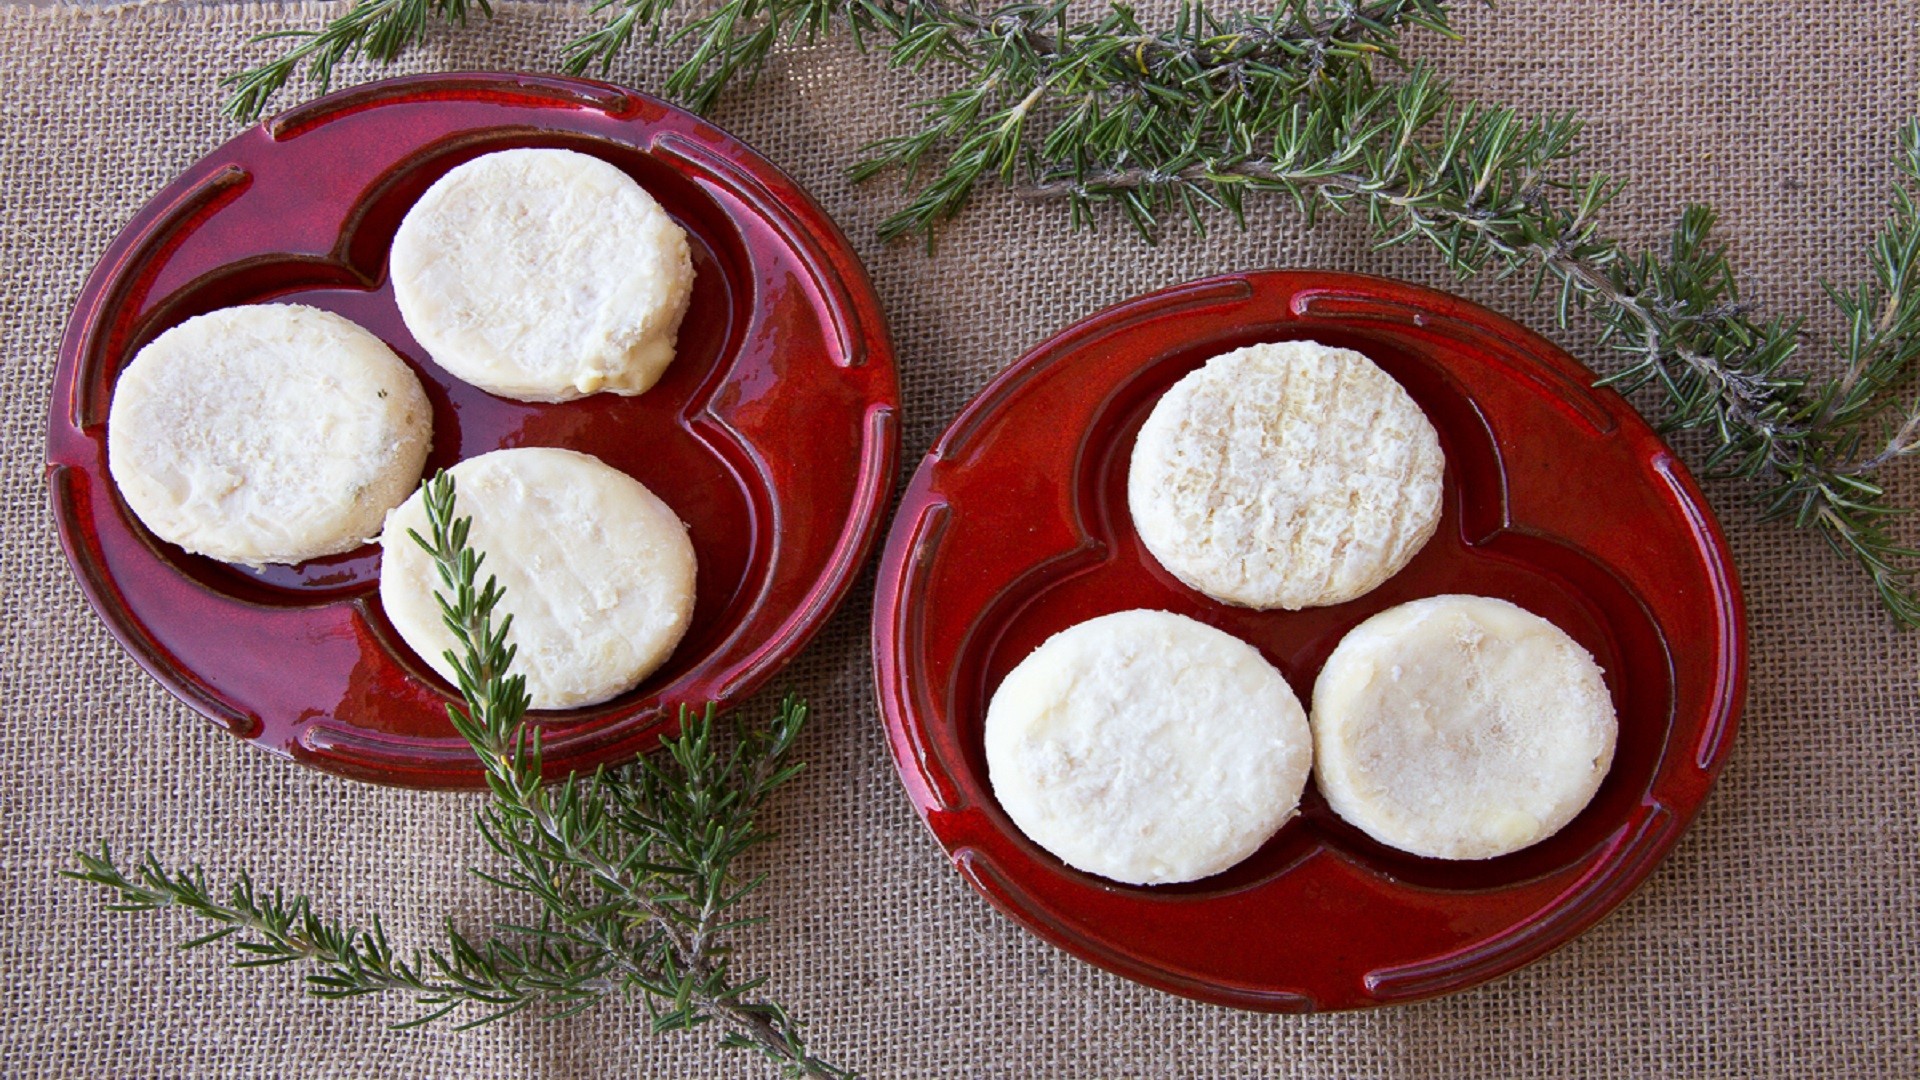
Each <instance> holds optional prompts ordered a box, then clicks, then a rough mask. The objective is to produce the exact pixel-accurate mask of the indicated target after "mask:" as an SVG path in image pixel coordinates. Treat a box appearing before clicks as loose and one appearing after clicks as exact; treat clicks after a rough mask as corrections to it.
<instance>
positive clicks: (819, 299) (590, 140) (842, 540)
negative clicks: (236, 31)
mask: <svg viewBox="0 0 1920 1080" xmlns="http://www.w3.org/2000/svg"><path fill="white" fill-rule="evenodd" d="M524 146H541V147H564V148H567V149H571V150H578V151H581V152H583V153H588V154H592V155H594V156H596V157H600V158H603V159H605V160H607V161H609V162H612V163H613V164H614V165H616V166H618V167H620V168H621V169H623V170H625V171H626V172H627V173H629V174H630V175H632V176H633V177H634V179H636V180H638V181H639V182H640V183H641V184H642V185H643V186H644V187H646V189H647V190H648V191H649V192H651V193H652V194H653V196H654V197H655V198H656V199H658V200H659V202H660V203H661V205H663V206H664V207H665V208H666V210H667V211H668V213H670V214H672V215H673V217H674V218H675V219H676V220H677V221H679V223H680V224H681V225H682V226H683V227H685V229H686V230H687V232H688V234H689V237H690V238H691V240H692V247H693V259H694V269H695V274H696V278H695V283H694V292H693V302H692V307H691V308H690V310H689V311H688V313H687V317H686V321H685V323H684V324H683V326H682V329H681V331H680V347H679V353H678V356H677V357H676V359H675V360H674V363H673V365H672V367H671V368H669V369H668V372H667V375H666V377H665V378H664V379H663V380H662V381H661V382H660V384H659V385H658V386H656V387H655V388H654V389H652V390H650V391H649V392H647V393H646V394H643V395H641V396H639V397H634V398H620V397H613V396H611V395H599V396H595V397H591V398H588V399H586V400H584V401H578V402H570V403H566V404H560V405H532V404H526V403H522V402H517V401H508V400H505V399H502V398H496V397H491V396H489V395H487V394H485V393H482V392H480V391H479V390H476V389H474V388H473V387H470V386H467V385H465V384H463V383H460V382H458V381H456V380H454V379H452V378H451V377H449V376H448V375H447V374H446V373H445V372H443V371H441V370H440V369H439V368H438V367H436V366H434V365H433V363H432V362H431V361H429V360H428V359H427V357H426V353H425V351H424V350H422V349H421V348H420V347H419V346H418V345H417V344H416V343H415V342H414V340H413V338H412V336H411V335H409V334H408V333H407V328H406V326H405V324H404V323H402V322H401V320H400V315H399V312H398V310H397V309H396V308H395V306H394V302H393V290H392V286H391V285H390V283H389V282H388V280H387V276H386V257H387V248H388V245H389V243H390V242H391V241H392V238H393V234H394V230H395V229H396V228H397V227H398V226H399V223H400V218H401V216H402V215H403V214H404V213H405V212H406V210H407V208H408V207H409V206H411V205H412V204H413V202H414V200H415V199H416V198H418V197H419V195H420V194H421V192H423V191H424V190H426V188H427V185H429V184H431V183H432V182H433V181H434V180H435V179H437V178H438V177H439V176H440V175H441V174H443V173H445V172H446V171H447V170H448V169H451V168H452V167H454V166H455V165H458V164H460V163H461V162H463V161H466V160H468V159H470V158H473V157H475V156H477V155H480V154H484V153H487V152H490V151H494V150H503V149H507V148H510V147H524ZM261 301H297V302H299V303H303V304H312V305H314V306H316V307H322V308H326V309H329V310H332V311H336V312H339V313H340V314H342V315H344V316H346V317H347V318H350V319H352V320H354V321H355V322H357V323H359V324H360V325H362V326H365V327H367V328H368V329H370V330H372V331H373V332H374V333H375V334H378V335H379V336H380V337H381V338H382V339H384V340H385V341H386V342H387V343H388V344H389V345H391V346H393V348H394V350H395V351H396V352H398V353H399V354H400V355H401V356H402V357H404V358H405V359H406V360H407V361H408V362H409V363H410V364H411V365H412V366H413V368H414V370H415V371H416V372H417V373H418V374H419V375H420V378H421V381H422V383H423V384H424V385H425V386H426V388H427V395H428V397H429V398H430V399H431V400H432V402H433V407H434V417H433V422H434V444H433V455H432V457H431V458H430V459H429V460H428V463H427V464H428V468H429V469H433V468H437V467H441V466H446V465H451V464H453V463H454V462H456V461H459V460H461V459H463V458H468V457H471V456H473V455H475V454H480V453H485V452H486V451H489V450H494V449H498V448H500V447H506V446H564V447H571V448H573V449H576V450H582V451H586V452H588V453H592V454H594V455H596V456H598V457H600V458H601V459H602V460H604V461H606V462H607V463H609V464H611V465H613V466H614V467H615V468H618V469H622V470H624V471H626V472H628V473H630V474H632V475H633V476H635V477H637V478H639V479H640V480H641V481H642V482H643V483H645V484H646V485H647V486H648V487H650V488H652V489H653V490H654V491H655V492H656V493H658V494H659V495H660V496H661V497H662V498H663V499H665V500H666V501H667V502H668V503H669V504H670V505H672V506H673V508H674V509H675V510H676V511H678V512H679V514H680V516H681V517H682V518H683V519H684V520H685V521H686V522H687V523H688V525H689V526H690V528H691V532H692V537H693V543H694V547H695V550H696V552H697V554H698V556H699V567H700V569H699V587H698V595H697V599H696V601H695V606H694V614H693V624H692V627H691V628H690V629H689V630H688V632H687V636H686V637H685V638H684V639H683V640H682V641H681V643H680V646H679V648H678V649H677V650H676V651H675V652H674V654H673V656H672V658H671V659H670V660H668V662H667V663H666V665H665V666H664V667H663V668H662V669H661V670H660V671H658V672H656V673H655V674H654V675H653V676H652V677H651V678H649V679H648V680H647V681H646V682H645V683H644V684H642V685H641V686H640V687H638V688H637V689H635V690H634V691H632V692H630V693H628V694H625V695H622V696H621V697H619V698H616V699H614V700H613V701H611V702H608V703H606V704H604V705H599V706H595V707H592V708H589V709H583V710H578V711H573V712H567V713H555V714H551V715H546V716H543V717H542V718H541V722H542V723H543V724H544V725H545V728H546V732H547V741H546V747H547V765H548V767H549V770H550V771H552V772H555V773H564V772H565V771H566V770H569V769H585V768H591V767H592V766H594V765H596V764H599V763H602V762H607V761H615V760H620V759H624V758H627V757H631V756H632V755H634V754H637V753H640V752H643V751H645V750H648V749H650V748H652V747H653V746H654V745H656V744H657V743H658V741H659V739H660V737H661V735H662V734H663V733H666V732H668V731H669V730H670V729H671V727H672V725H673V723H674V715H675V713H676V711H677V706H679V705H681V704H683V703H698V702H705V701H715V702H720V703H725V702H728V701H732V700H734V699H737V698H739V697H740V696H741V695H744V694H746V693H748V692H750V691H751V690H753V689H754V688H755V687H757V686H758V685H760V684H761V683H762V682H764V681H765V680H766V679H767V678H768V677H769V676H770V675H772V674H773V673H774V672H775V671H776V670H777V669H778V668H779V667H780V665H781V664H782V663H783V662H785V661H786V660H787V659H788V658H789V657H791V656H792V655H793V654H794V652H795V651H796V650H798V649H799V648H800V647H801V645H803V644H804V643H805V642H806V640H807V639H808V638H809V637H810V636H811V635H812V634H813V632H814V631H815V630H817V629H818V628H819V626H820V624H821V623H822V622H823V621H825V619H826V618H827V616H828V615H829V614H830V613H831V612H832V610H833V608H834V607H835V606H836V605H837V604H838V603H839V601H840V598H841V597H842V595H843V594H844V593H845V591H846V588H847V585H848V583H849V582H850V580H851V579H852V576H853V574H854V572H855V570H857V569H858V568H859V566H860V565H861V563H862V561H863V560H864V557H865V554H866V552H867V550H868V548H869V546H870V544H871V541H872V539H873V536H874V533H875V531H876V529H877V526H878V521H879V515H880V512H881V511H882V510H883V509H884V506H885V500H886V498H887V496H888V494H889V493H890V491H891V489H892V483H893V476H894V463H895V458H896V454H897V446H898V433H897V432H898V426H897V412H896V410H897V404H898V391H897V388H896V385H895V377H894V364H893V354H892V350H891V347H890V345H889V343H888V339H887V333H886V326H885V323H884V322H883V320H882V318H881V314H880V306H879V303H878V302H877V300H876V299H875V297H874V294H873V290H872V287H871V285H870V284H869V283H868V281H867V277H866V274H865V272H864V271H863V270H862V269H861V266H860V264H859V262H858V260H857V259H856V258H855V257H854V255H853V252H852V251H851V250H850V249H849V248H848V246H847V243H846V240H845V238H844V237H843V236H841V234H840V232H839V230H838V229H836V228H835V227H834V225H833V223H832V222H831V221H830V220H828V218H827V217H826V215H825V214H823V213H821V211H820V210H819V208H818V207H816V206H815V205H814V204H813V202H812V201H811V200H810V199H808V197H807V196H806V194H805V193H804V192H802V191H801V190H800V189H799V188H798V187H797V186H795V184H794V183H793V181H791V180H789V179H787V178H786V177H785V176H784V175H782V174H781V173H780V172H779V171H778V170H776V169H775V168H774V167H773V166H772V165H770V164H768V163H767V162H766V161H765V160H764V159H762V158H761V157H760V156H759V155H758V154H756V153H754V152H753V151H752V150H751V149H749V148H747V147H746V146H745V145H743V144H741V143H740V142H739V141H737V140H735V139H733V138H732V137H730V136H728V135H727V134H726V133H724V132H722V131H720V130H718V129H716V128H714V127H713V126H712V125H710V124H708V123H706V122H705V121H703V120H701V119H699V118H698V117H695V116H693V115H691V114H689V113H686V112H683V111H681V110H679V109H676V108H673V107H671V106H669V105H666V104H663V103H661V102H658V101H654V100H651V99H649V98H646V97H642V96H641V95H639V94H636V93H633V92H631V91H628V90H622V89H619V88H617V87H613V86H608V85H605V84H602V83H595V82H587V81H582V80H574V79H557V78H545V77H535V76H525V75H436V76H426V77H420V78H407V79H395V80H391V81H387V82H380V83H373V84H369V85H367V86H363V87H359V88H357V89H353V90H348V91H344V92H342V93H338V94H334V95H332V96H330V97H326V98H322V99H320V100H319V101H316V102H314V103H312V104H310V105H306V106H302V107H300V108H297V109H294V110H293V111H291V112H288V113H285V114H283V115H281V116H279V117H278V118H276V119H274V120H271V121H269V122H267V123H266V124H263V125H261V126H259V127H256V128H253V129H251V130H248V131H247V132H245V133H244V134H242V135H240V136H239V137H238V138H235V139H234V140H233V141H231V142H229V143H227V144H226V145H225V146H222V147H221V148H220V149H218V150H216V151H214V152H213V153H212V154H210V155H209V156H207V157H206V158H205V159H203V160H201V161H200V162H198V163H197V164H195V165H194V166H193V167H191V168H189V169H188V170H187V171H186V172H185V173H184V174H182V175H181V176H180V178H179V179H177V180H175V181H174V182H173V183H172V184H170V185H168V186H167V188H166V189H165V190H163V191H162V192H161V193H160V194H159V195H158V196H156V197H155V198H154V199H153V201H152V202H150V203H149V204H147V206H146V207H145V208H144V209H142V210H141V211H140V213H139V214H137V215H136V216H135V217H134V219H133V221H132V222H131V223H130V224H129V225H128V226H127V228H126V230H125V231H124V232H122V233H121V234H120V236H119V238H118V239H116V240H115V241H114V242H113V245H112V246H111V247H110V248H108V250H107V254H106V257H105V258H104V259H102V260H101V262H100V265H99V267H98V268H96V269H95V270H94V272H93V275H92V277H91V278H89V279H88V281H87V283H86V287H85V288H84V289H83V291H82V292H81V295H80V301H79V304H78V305H77V307H76V308H75V311H74V315H73V320H72V322H71V323H70V325H69V326H68V328H67V334H66V338H65V340H64V341H63V342H62V344H61V352H60V362H59V368H58V372H57V375H56V382H55V386H54V393H53V405H52V414H51V417H50V420H49V434H48V457H49V462H50V464H49V487H50V489H51V497H52V500H53V510H54V514H55V516H56V518H57V519H58V521H59V526H60V537H61V542H62V544H63V545H64V547H65V548H66V552H67V557H68V559H69V561H70V562H71V564H72V567H73V571H74V575H75V577H76V578H78V579H79V582H80V585H81V587H82V588H83V589H84V590H85V591H86V594H87V598H88V599H89V600H90V601H92V603H93V606H94V608H95V609H96V610H97V611H99V612H100V614H101V616H102V617H103V618H105V619H106V621H107V623H108V625H109V626H111V627H112V629H113V632H114V634H115V636H117V637H118V638H119V639H120V641H121V643H122V644H123V645H125V646H126V647H127V649H128V650H129V651H130V652H131V653H132V654H133V656H134V658H135V659H137V660H138V661H139V662H140V664H141V665H142V666H143V667H145V668H146V669H147V670H148V671H149V672H151V673H152V674H153V675H154V677H156V678H158V679H159V680H160V681H161V682H162V683H164V684H166V686H167V688H168V689H170V690H172V691H173V692H174V693H175V694H177V695H179V696H180V697H181V698H182V699H184V700H186V701H187V702H188V703H190V704H192V705H193V706H194V707H196V708H197V709H199V710H200V711H201V712H203V713H205V714H206V715H207V716H209V717H211V718H213V719H214V720H215V721H216V722H218V723H220V724H222V725H224V726H226V727H227V728H229V729H230V730H232V731H233V732H234V733H235V734H237V735H239V736H241V737H242V738H246V739H249V740H251V741H253V742H255V743H257V744H258V745H260V746H263V747H266V748H268V749H270V750H273V751H276V752H279V753H282V754H287V755H290V756H292V757H294V758H296V759H298V760H300V761H302V762H305V763H307V764H310V765H315V766H318V767H320V768H323V769H328V770H331V771H334V772H339V773H344V774H347V775H350V776H355V777H359V778H362V779H367V780H375V781H381V782H386V783H395V784H407V785H413V786H421V787H459V786H474V785H476V784H478V783H479V781H480V774H479V772H478V770H477V769H476V767H475V763H474V760H473V756H472V754H471V753H470V752H469V751H468V749H467V747H466V745H465V744H464V743H463V742H461V740H460V739H459V737H458V736H457V735H455V734H454V732H453V730H452V728H451V727H450V726H449V725H448V723H447V720H446V715H445V707H446V704H447V703H448V702H449V701H450V700H453V696H452V693H451V690H450V688H449V686H448V685H447V684H446V683H445V682H444V681H442V680H441V679H439V678H438V677H437V676H435V675H434V674H433V673H432V672H431V670H430V669H428V667H427V666H426V665H425V664H423V663H421V662H420V660H419V659H418V658H417V657H415V656H414V655H413V654H412V652H411V651H410V650H408V648H407V647H406V646H405V645H404V644H403V643H402V642H401V641H400V640H399V638H398V636H397V635H396V634H395V633H394V630H393V627H392V626H391V625H390V624H389V623H388V622H387V620H386V618H385V616H384V615H383V614H382V613H381V610H380V603H379V598H378V595H377V591H376V581H377V577H378V574H379V570H380V556H379V549H378V548H377V546H373V545H369V546H367V547H363V548H361V549H359V550H357V551H353V552H349V553H347V554H344V555H340V556H336V557H332V558H327V559H320V560H315V561H313V562H308V563H303V564H301V565H299V566H294V567H276V568H270V569H268V570H266V571H262V572H257V573H256V572H250V571H247V570H244V569H240V568H237V567H233V566H228V565H225V564H223V563H219V562H215V561H213V560H210V559H205V558H201V557H198V556H194V555H189V554H187V553H185V552H184V551H182V550H180V549H179V548H176V547H174V546H172V545H170V544H166V543H163V542H160V541H158V540H156V539H155V538H154V537H152V536H151V535H150V534H148V533H147V532H146V531H145V530H144V529H143V528H142V527H141V526H140V525H139V523H138V522H137V521H136V520H135V519H134V518H133V516H132V515H131V514H130V513H129V512H128V510H127V508H126V506H125V504H124V503H122V502H121V500H120V498H119V495H118V494H117V492H116V490H115V488H114V486H113V484H112V483H111V481H110V479H109V477H108V474H107V465H106V460H107V459H106V417H107V409H108V405H109V403H110V401H111V400H112V395H113V386H114V382H115V378H116V376H117V374H118V373H119V371H120V370H121V368H122V367H123V366H124V365H125V364H126V363H127V361H128V360H129V359H131V357H132V356H133V354H134V352H135V351H136V350H137V349H139V347H140V346H141V345H143V344H145V343H146V342H147V341H150V340H152V338H153V337H154V336H155V335H156V334H159V333H160V332H161V331H163V330H165V329H166V328H168V327H170V326H173V325H174V324H176V323H178V322H180V321H181V320H183V319H186V318H188V317H190V316H193V315H197V314H200V313H202V312H205V311H209V310H211V309H214V308H219V307H225V306H228V305H233V304H247V303H257V302H261ZM511 604H512V599H511V598H508V605H509V606H511Z"/></svg>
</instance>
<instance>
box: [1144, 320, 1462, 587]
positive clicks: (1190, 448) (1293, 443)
mask: <svg viewBox="0 0 1920 1080" xmlns="http://www.w3.org/2000/svg"><path fill="white" fill-rule="evenodd" d="M1444 464H1445V463H1444V459H1443V458H1442V456H1441V452H1440V439H1439V436H1438V434H1437V433H1435V431H1434V428H1433V425H1432V424H1431V423H1430V422H1428V420H1427V418H1426V415H1425V414H1424V413H1422V412H1421V411H1420V407H1419V406H1418V405H1416V404H1415V403H1414V401H1413V399H1412V398H1411V397H1409V396H1408V395H1407V392H1406V390H1404V389H1402V388H1401V386H1400V384H1399V383H1397V382H1395V381H1394V380H1393V378H1392V377H1391V376H1389V375H1388V374H1387V373H1386V372H1384V371H1382V370H1380V368H1379V367H1378V366H1377V365H1376V364H1374V363H1373V361H1371V360H1369V359H1367V358H1366V357H1365V356H1362V355H1360V354H1359V353H1357V352H1353V351H1352V350H1350V349H1335V348H1330V347H1328V346H1325V345H1321V344H1318V343H1316V342H1312V341H1288V342H1280V343H1277V344H1265V345H1253V346H1249V347H1247V348H1244V349H1237V350H1235V351H1233V352H1230V353H1226V354H1224V355H1221V356H1216V357H1214V358H1213V359H1212V360H1209V361H1207V363H1206V365H1205V366H1203V367H1201V368H1200V369H1199V370H1197V371H1195V372H1193V373H1191V374H1189V375H1187V376H1186V377H1185V378H1183V379H1181V380H1180V381H1179V382H1177V383H1175V384H1174V385H1173V387H1172V388H1171V389H1169V390H1168V391H1167V393H1166V394H1165V396H1163V397H1162V398H1161V399H1160V401H1159V402H1158V403H1157V404H1156V405H1155V406H1154V409H1153V412H1152V413H1151V414H1150V415H1149V416H1148V418H1147V421H1146V423H1145V424H1144V425H1142V427H1141V429H1140V435H1139V438H1138V440H1137V441H1136V442H1135V443H1134V450H1133V459H1132V465H1131V469H1130V472H1129V474H1128V481H1127V506H1128V508H1129V510H1131V511H1132V514H1133V523H1134V527H1135V528H1136V529H1137V530H1138V531H1139V533H1140V539H1141V540H1142V541H1143V542H1144V543H1145V544H1146V546H1147V550H1148V551H1149V552H1151V553H1152V555H1153V557H1154V558H1155V559H1157V560H1159V562H1160V564H1161V565H1162V566H1165V567H1166V568H1167V569H1168V570H1169V571H1170V572H1172V574H1173V575H1174V576H1175V577H1177V578H1179V579H1180V580H1181V581H1183V582H1185V583H1186V584H1187V585H1189V586H1191V587H1192V588H1194V589H1197V590H1199V591H1200V592H1202V593H1205V594H1206V595H1208V596H1211V597H1213V598H1214V599H1216V600H1221V601H1224V602H1226V603H1229V604H1237V605H1240V606H1242V607H1251V608H1263V609H1264V608H1287V609H1289V610H1293V609H1299V608H1305V607H1320V606H1324V605H1328V604H1338V603H1342V602H1344V601H1347V600H1351V599H1353V598H1355V597H1357V596H1360V595H1362V594H1364V593H1366V592H1368V591H1370V590H1372V589H1373V588H1374V587H1375V586H1377V585H1379V584H1380V583H1381V582H1383V581H1385V580H1386V579H1387V578H1389V577H1392V576H1393V575H1394V574H1396V573H1398V572H1399V571H1400V569H1401V568H1402V567H1404V566H1405V565H1406V564H1407V562H1408V560H1410V559H1412V558H1413V556H1414V555H1415V554H1416V553H1417V552H1419V550H1420V548H1421V547H1422V546H1423V545H1425V544H1426V542H1427V540H1428V539H1429V538H1430V537H1432V536H1433V533H1434V529H1435V527H1436V526H1437V525H1438V523H1439V520H1440V481H1441V474H1442V472H1443V469H1444Z"/></svg>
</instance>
